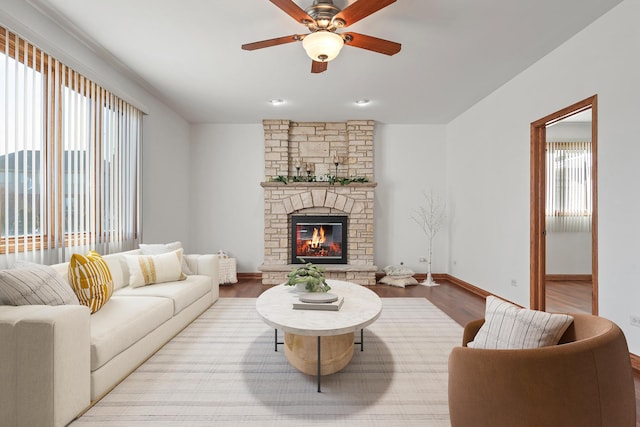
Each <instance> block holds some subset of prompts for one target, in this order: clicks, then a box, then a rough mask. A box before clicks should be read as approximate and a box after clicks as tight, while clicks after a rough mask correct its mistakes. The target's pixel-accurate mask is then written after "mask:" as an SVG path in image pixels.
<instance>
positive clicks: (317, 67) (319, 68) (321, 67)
mask: <svg viewBox="0 0 640 427" xmlns="http://www.w3.org/2000/svg"><path fill="white" fill-rule="evenodd" d="M328 65H329V63H328V62H326V61H325V62H320V61H311V72H312V73H322V72H323V71H327V66H328Z"/></svg>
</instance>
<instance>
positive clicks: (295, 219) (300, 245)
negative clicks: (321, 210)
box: [291, 215, 347, 264]
mask: <svg viewBox="0 0 640 427" xmlns="http://www.w3.org/2000/svg"><path fill="white" fill-rule="evenodd" d="M291 262H292V264H303V263H305V262H313V263H316V264H346V263H347V217H346V216H338V215H314V216H310V215H294V216H292V217H291Z"/></svg>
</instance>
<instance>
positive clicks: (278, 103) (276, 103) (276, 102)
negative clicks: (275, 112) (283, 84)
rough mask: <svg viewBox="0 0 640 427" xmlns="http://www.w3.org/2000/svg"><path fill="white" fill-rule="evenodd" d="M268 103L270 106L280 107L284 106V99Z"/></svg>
mask: <svg viewBox="0 0 640 427" xmlns="http://www.w3.org/2000/svg"><path fill="white" fill-rule="evenodd" d="M269 103H271V105H282V104H284V99H272V100H270V101H269Z"/></svg>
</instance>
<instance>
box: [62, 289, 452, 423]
mask: <svg viewBox="0 0 640 427" xmlns="http://www.w3.org/2000/svg"><path fill="white" fill-rule="evenodd" d="M255 303H256V300H255V299H254V298H221V299H220V300H219V301H218V302H217V303H216V304H215V305H213V306H212V307H211V308H210V309H209V310H208V311H207V312H205V313H204V314H203V315H202V316H200V317H199V318H198V319H197V320H195V321H194V322H193V323H192V324H191V325H189V326H188V327H187V328H186V329H184V330H183V331H182V332H181V333H180V334H179V335H178V336H176V337H175V338H174V339H173V340H171V341H170V342H169V343H167V344H166V345H165V346H164V347H163V348H162V349H161V350H160V351H158V352H157V353H156V354H155V355H154V356H153V357H151V358H150V359H149V360H148V361H147V362H146V363H144V364H143V365H142V366H140V367H139V368H138V369H137V370H136V371H135V372H133V373H132V374H131V375H130V376H129V377H127V378H126V379H125V380H124V381H123V382H122V383H120V384H119V385H118V386H117V387H116V388H115V389H114V390H113V391H111V392H110V393H109V394H108V395H107V396H106V397H104V398H103V399H102V400H101V401H100V402H98V403H97V404H96V405H95V406H93V407H92V408H91V409H90V410H89V411H87V412H86V413H85V414H84V415H83V416H82V417H81V418H79V419H78V420H76V421H75V422H73V423H72V426H73V427H82V426H114V427H115V426H118V427H123V426H154V427H164V426H171V427H175V426H211V425H215V426H234V427H235V426H274V427H275V426H278V427H282V426H307V425H319V426H325V425H326V426H368V427H371V426H385V427H387V426H418V425H419V426H423V427H424V426H448V425H450V424H449V412H448V404H447V360H448V356H449V353H450V352H451V349H452V348H453V347H454V346H456V345H459V344H460V341H461V337H462V327H461V326H459V325H458V324H457V323H456V322H455V321H453V320H452V319H451V318H449V317H448V316H447V315H446V314H444V313H443V312H442V311H440V310H439V309H438V308H436V307H434V306H433V305H432V304H431V303H430V302H429V301H427V300H426V299H424V298H383V310H382V314H381V316H380V318H379V319H378V320H377V321H376V322H375V323H373V324H372V325H370V326H369V327H367V328H366V329H365V331H364V340H365V343H364V351H363V352H361V351H360V350H359V348H358V347H356V352H355V354H354V356H353V359H352V360H351V362H350V363H349V365H348V366H347V367H346V368H345V369H343V370H342V371H340V372H338V373H336V374H333V375H328V376H325V377H323V378H322V392H321V393H318V392H317V387H316V378H315V377H313V376H308V375H305V374H302V373H300V372H298V371H297V370H296V369H294V368H293V367H291V366H290V365H289V364H288V363H287V361H286V359H285V356H284V351H283V350H282V348H280V349H279V351H278V352H275V351H274V332H273V329H271V328H269V327H268V326H267V325H266V324H265V323H264V322H262V320H261V319H260V318H259V317H258V315H257V313H256V311H255ZM280 337H282V335H280ZM280 347H281V346H280Z"/></svg>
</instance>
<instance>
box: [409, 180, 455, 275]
mask: <svg viewBox="0 0 640 427" xmlns="http://www.w3.org/2000/svg"><path fill="white" fill-rule="evenodd" d="M423 195H424V201H425V204H424V205H421V206H418V208H417V209H416V210H415V211H414V215H412V216H411V219H413V220H414V221H415V222H416V224H418V225H419V226H420V228H421V229H422V231H423V232H424V234H425V236H427V245H428V249H429V256H428V258H427V277H426V278H425V279H424V281H422V282H421V283H420V284H421V285H425V286H436V285H437V283H436V282H434V281H433V277H431V260H432V257H433V238H434V237H435V236H436V234H438V231H440V229H441V228H442V227H444V224H445V222H446V220H447V216H446V213H445V204H444V201H443V200H442V199H441V198H440V197H437V196H434V195H433V190H432V191H430V192H429V193H428V194H427V193H426V192H423Z"/></svg>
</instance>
